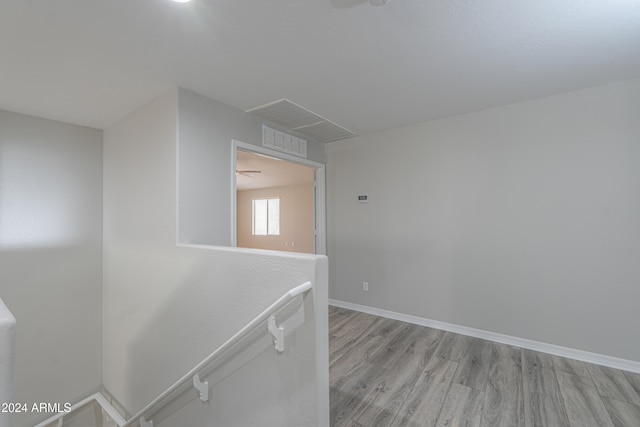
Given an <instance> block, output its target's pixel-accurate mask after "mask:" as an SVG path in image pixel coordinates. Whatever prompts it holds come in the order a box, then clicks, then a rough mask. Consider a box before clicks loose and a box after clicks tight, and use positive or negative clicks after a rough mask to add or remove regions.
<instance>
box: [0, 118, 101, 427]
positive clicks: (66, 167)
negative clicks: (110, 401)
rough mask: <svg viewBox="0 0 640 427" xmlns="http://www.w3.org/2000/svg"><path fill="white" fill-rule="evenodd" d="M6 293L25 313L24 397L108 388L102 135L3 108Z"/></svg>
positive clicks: (75, 395) (20, 359)
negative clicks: (104, 352) (104, 370)
mask: <svg viewBox="0 0 640 427" xmlns="http://www.w3.org/2000/svg"><path fill="white" fill-rule="evenodd" d="M0 296H1V297H2V299H3V300H4V301H5V303H6V304H7V305H8V306H9V307H11V310H12V312H13V314H14V315H15V316H16V318H17V319H19V324H18V328H17V338H16V339H17V344H16V346H17V350H16V351H17V353H16V395H15V401H18V402H62V403H64V402H75V401H78V400H80V399H81V398H83V397H85V396H87V395H89V394H91V393H94V392H96V391H98V390H100V386H101V383H102V369H101V365H102V301H101V298H102V132H101V131H99V130H96V129H90V128H84V127H79V126H74V125H69V124H65V123H60V122H54V121H51V120H45V119H39V118H35V117H30V116H25V115H22V114H16V113H10V112H6V111H0ZM50 415H51V414H48V415H47V414H28V415H20V416H16V417H15V420H14V421H15V425H16V426H18V427H19V426H30V425H33V424H35V422H36V421H37V420H40V419H44V418H47V416H50Z"/></svg>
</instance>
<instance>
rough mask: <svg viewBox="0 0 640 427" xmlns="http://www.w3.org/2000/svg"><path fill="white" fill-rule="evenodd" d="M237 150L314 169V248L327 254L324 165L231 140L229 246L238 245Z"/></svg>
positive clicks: (318, 252)
mask: <svg viewBox="0 0 640 427" xmlns="http://www.w3.org/2000/svg"><path fill="white" fill-rule="evenodd" d="M238 150H243V151H249V152H252V153H258V154H263V155H265V156H269V157H275V158H277V159H282V160H286V161H288V162H292V163H298V164H300V165H304V166H309V167H312V168H314V169H315V173H314V221H313V223H314V239H313V240H314V248H315V253H316V254H319V255H326V254H327V233H326V230H327V218H326V196H325V194H326V190H325V165H324V164H323V163H318V162H314V161H313V160H308V159H304V158H302V157H297V156H293V155H291V154H287V153H282V152H280V151H276V150H271V149H269V148H265V147H261V146H259V145H254V144H248V143H246V142H241V141H236V140H235V139H232V140H231V246H234V247H235V246H238V241H237V230H238V228H237V227H238V224H237V218H238V217H237V198H236V191H237V190H236V185H237V180H236V173H235V171H236V169H237V168H236V160H237V156H236V152H237V151H238Z"/></svg>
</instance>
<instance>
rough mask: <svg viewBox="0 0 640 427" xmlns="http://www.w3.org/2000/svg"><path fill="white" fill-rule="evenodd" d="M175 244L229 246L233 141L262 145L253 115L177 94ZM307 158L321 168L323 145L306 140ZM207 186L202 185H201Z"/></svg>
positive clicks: (183, 92)
mask: <svg viewBox="0 0 640 427" xmlns="http://www.w3.org/2000/svg"><path fill="white" fill-rule="evenodd" d="M178 103H179V119H178V122H179V125H178V135H179V140H180V146H179V150H180V152H179V164H180V168H179V174H180V175H179V180H178V181H179V184H178V185H179V193H180V198H179V202H178V204H179V226H178V230H179V231H178V241H179V242H181V243H202V244H211V245H224V246H229V245H230V244H231V194H232V193H231V191H232V187H231V177H232V175H231V173H232V170H231V167H232V166H231V140H232V139H235V140H238V141H242V142H246V143H248V144H254V145H262V128H261V123H260V122H259V121H258V120H256V119H254V118H253V117H252V116H250V115H248V114H246V113H244V112H243V111H241V110H237V109H235V108H233V107H230V106H228V105H225V104H223V103H221V102H218V101H215V100H212V99H210V98H206V97H204V96H202V95H198V94H196V93H194V92H190V91H188V90H185V89H179V94H178ZM307 151H308V158H309V160H313V161H316V162H319V163H324V147H323V146H322V144H320V143H317V142H313V141H309V143H308V144H307ZM203 183H206V185H203Z"/></svg>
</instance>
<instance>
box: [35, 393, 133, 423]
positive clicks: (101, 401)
mask: <svg viewBox="0 0 640 427" xmlns="http://www.w3.org/2000/svg"><path fill="white" fill-rule="evenodd" d="M93 402H95V403H97V404H98V405H100V407H101V408H102V410H103V411H104V412H105V413H106V414H107V415H108V416H109V417H110V418H111V419H112V420H113V422H115V423H116V424H117V425H118V427H122V426H123V425H124V424H125V423H126V422H127V421H126V420H125V419H124V418H122V416H121V415H120V414H119V413H118V411H116V410H115V408H114V407H113V406H111V404H110V403H109V402H108V401H107V399H105V398H104V396H103V395H102V393H95V394H92V395H91V396H89V397H86V398H84V399H82V400H81V401H80V402H78V403H76V404H74V405H71V407H70V408H69V409H68V410H67V411H66V412H61V413H59V414H56V415H54V416H52V417H51V418H48V419H47V420H45V421H43V422H41V423H40V424H36V425H35V427H47V426H50V425H51V424H52V423H53V422H55V421H58V420H61V419H62V420H64V418H65V417H68V416H69V414H71V413H72V412H75V411H77V410H78V409H81V408H83V407H84V406H86V405H89V404H90V403H93Z"/></svg>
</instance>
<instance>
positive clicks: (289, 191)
mask: <svg viewBox="0 0 640 427" xmlns="http://www.w3.org/2000/svg"><path fill="white" fill-rule="evenodd" d="M309 173H313V172H312V171H311V170H310V171H309ZM275 197H279V198H280V235H279V236H253V235H252V233H251V228H252V227H251V225H252V224H251V221H252V207H251V201H252V200H253V199H263V198H275ZM237 215H238V220H237V226H238V235H237V236H238V237H237V238H238V247H242V248H256V249H271V250H277V251H288V252H303V253H314V246H313V184H306V185H296V186H291V187H274V188H264V189H259V190H245V191H238V197H237Z"/></svg>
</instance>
